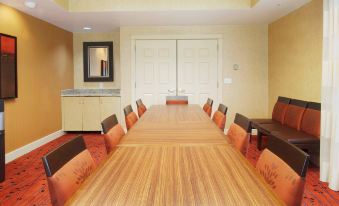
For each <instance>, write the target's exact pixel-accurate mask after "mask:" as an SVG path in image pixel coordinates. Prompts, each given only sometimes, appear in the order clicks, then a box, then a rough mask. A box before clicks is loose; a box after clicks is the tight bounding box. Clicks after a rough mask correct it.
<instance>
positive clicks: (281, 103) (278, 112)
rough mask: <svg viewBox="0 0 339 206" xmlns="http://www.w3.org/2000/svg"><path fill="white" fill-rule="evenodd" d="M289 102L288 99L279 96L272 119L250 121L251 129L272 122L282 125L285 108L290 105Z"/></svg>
mask: <svg viewBox="0 0 339 206" xmlns="http://www.w3.org/2000/svg"><path fill="white" fill-rule="evenodd" d="M290 101H291V99H290V98H287V97H281V96H279V97H278V100H277V102H276V103H275V105H274V108H273V111H272V118H271V119H251V124H252V125H251V126H252V128H256V125H258V124H271V123H273V122H274V121H278V122H280V123H281V124H282V123H283V122H284V118H285V113H286V110H287V106H288V104H289V103H290Z"/></svg>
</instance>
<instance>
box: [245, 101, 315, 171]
mask: <svg viewBox="0 0 339 206" xmlns="http://www.w3.org/2000/svg"><path fill="white" fill-rule="evenodd" d="M320 118H321V104H320V103H316V102H306V101H302V100H297V99H291V98H286V97H278V101H277V102H276V104H275V106H274V109H273V112H272V119H252V120H251V127H252V128H253V129H257V130H258V144H257V147H258V149H261V148H262V136H277V137H279V138H282V139H284V140H286V141H288V142H290V143H291V144H294V145H295V146H297V147H299V148H300V149H302V150H305V151H307V153H309V154H310V155H311V161H312V162H313V163H314V164H315V165H319V151H320V123H321V121H320Z"/></svg>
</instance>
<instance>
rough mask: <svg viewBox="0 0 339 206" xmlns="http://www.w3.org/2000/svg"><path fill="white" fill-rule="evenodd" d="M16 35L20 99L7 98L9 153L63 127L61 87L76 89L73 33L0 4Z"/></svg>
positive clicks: (1, 27)
mask: <svg viewBox="0 0 339 206" xmlns="http://www.w3.org/2000/svg"><path fill="white" fill-rule="evenodd" d="M0 19H1V21H0V33H6V34H10V35H13V36H16V37H17V41H18V45H17V46H18V98H17V99H12V100H6V101H5V130H6V139H5V141H6V152H10V151H12V150H15V149H17V148H19V147H21V146H24V145H26V144H28V143H30V142H33V141H35V140H37V139H39V138H41V137H44V136H46V135H48V134H51V133H53V132H55V131H57V130H60V129H61V100H60V99H61V98H60V90H62V89H66V88H73V56H72V33H70V32H67V31H64V30H62V29H59V28H57V27H55V26H53V25H51V24H48V23H46V22H44V21H41V20H38V19H36V18H34V17H32V16H29V15H26V14H23V13H21V12H19V11H17V10H14V9H12V8H10V7H7V6H5V5H3V4H0Z"/></svg>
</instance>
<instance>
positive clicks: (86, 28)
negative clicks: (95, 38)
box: [82, 26, 92, 30]
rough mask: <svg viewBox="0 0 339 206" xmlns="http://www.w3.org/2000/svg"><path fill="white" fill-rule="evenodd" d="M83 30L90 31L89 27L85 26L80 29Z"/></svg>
mask: <svg viewBox="0 0 339 206" xmlns="http://www.w3.org/2000/svg"><path fill="white" fill-rule="evenodd" d="M82 29H83V30H91V29H92V28H91V27H88V26H85V27H84V28H82Z"/></svg>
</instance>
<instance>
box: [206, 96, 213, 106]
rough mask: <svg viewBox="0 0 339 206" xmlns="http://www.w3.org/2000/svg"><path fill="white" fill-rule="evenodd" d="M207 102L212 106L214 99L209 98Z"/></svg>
mask: <svg viewBox="0 0 339 206" xmlns="http://www.w3.org/2000/svg"><path fill="white" fill-rule="evenodd" d="M206 104H208V105H209V106H211V107H212V106H213V99H210V98H208V99H207V102H206Z"/></svg>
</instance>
